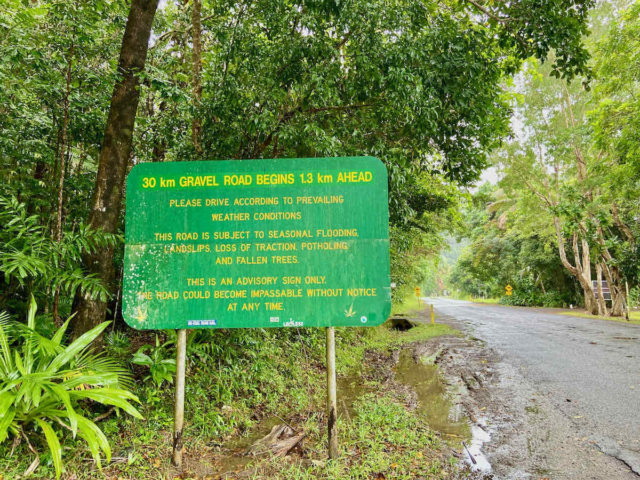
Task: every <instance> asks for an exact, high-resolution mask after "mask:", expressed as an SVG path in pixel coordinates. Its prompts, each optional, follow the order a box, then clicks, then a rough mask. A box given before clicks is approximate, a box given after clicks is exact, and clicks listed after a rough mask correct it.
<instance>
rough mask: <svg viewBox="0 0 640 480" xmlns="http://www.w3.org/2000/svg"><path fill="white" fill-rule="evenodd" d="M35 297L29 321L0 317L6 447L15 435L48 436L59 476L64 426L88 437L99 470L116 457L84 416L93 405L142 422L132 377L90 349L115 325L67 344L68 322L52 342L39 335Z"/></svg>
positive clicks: (0, 412) (0, 416) (0, 405)
mask: <svg viewBox="0 0 640 480" xmlns="http://www.w3.org/2000/svg"><path fill="white" fill-rule="evenodd" d="M36 309H37V307H36V303H35V300H34V299H33V297H32V298H31V303H30V306H29V311H28V315H27V323H26V325H25V324H22V323H19V322H12V321H10V320H9V319H8V316H7V315H6V314H3V315H1V316H0V443H2V442H4V441H5V440H7V438H8V437H9V436H12V437H14V438H15V439H16V441H17V442H19V441H21V439H25V441H26V442H27V444H28V446H29V448H30V450H31V451H32V452H34V453H37V450H36V449H35V448H34V447H33V443H32V439H34V438H37V437H41V435H44V438H45V441H46V444H47V445H48V448H49V450H50V451H51V457H52V459H53V465H54V467H55V471H56V478H59V477H60V474H61V472H62V447H61V446H60V440H59V438H58V437H59V433H60V429H59V427H63V428H64V429H65V430H68V431H70V432H71V433H72V435H73V437H75V436H76V435H79V436H80V437H81V438H83V439H84V440H85V441H86V442H87V445H88V447H89V450H90V451H91V455H92V456H93V459H94V460H95V462H96V464H97V465H98V468H100V467H101V463H100V455H101V451H102V453H104V455H105V457H106V459H107V461H110V458H111V449H110V446H109V442H108V440H107V438H106V436H105V435H104V433H103V432H102V431H101V430H100V428H99V427H98V426H97V425H96V424H95V423H94V422H93V421H92V420H90V419H89V418H87V417H86V416H84V415H83V414H82V413H81V412H82V411H83V410H84V409H88V408H90V406H91V405H92V404H93V403H100V404H103V405H111V406H113V407H116V408H119V409H122V410H124V411H125V412H127V413H128V414H130V415H132V416H134V417H136V418H142V416H141V415H140V413H139V412H138V410H136V408H135V407H134V406H133V405H132V403H131V402H138V403H139V400H138V398H137V397H136V396H135V395H134V394H133V393H131V392H130V391H129V390H128V387H129V386H130V382H131V380H130V378H129V377H128V375H127V373H126V371H125V370H124V369H123V368H122V367H121V366H120V365H118V364H117V363H115V362H114V361H113V360H111V359H109V358H106V357H104V356H102V355H100V354H94V353H93V352H92V351H91V350H90V345H91V342H93V340H95V339H96V337H98V335H100V334H101V333H102V331H103V330H104V329H105V328H106V327H107V325H109V322H103V323H101V324H100V325H98V326H97V327H95V328H93V329H92V330H90V331H88V332H86V333H85V334H84V335H82V336H80V337H79V338H77V339H76V340H74V341H73V342H72V343H70V344H69V345H67V346H64V343H63V339H64V335H65V332H66V329H67V326H68V325H69V320H70V319H68V320H67V321H66V322H65V323H64V324H63V325H62V326H61V327H60V328H59V329H58V330H57V331H56V332H55V334H54V335H53V336H52V337H51V338H47V337H44V336H42V335H40V334H39V333H37V332H36V329H35V326H36Z"/></svg>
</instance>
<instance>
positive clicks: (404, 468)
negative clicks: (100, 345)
mask: <svg viewBox="0 0 640 480" xmlns="http://www.w3.org/2000/svg"><path fill="white" fill-rule="evenodd" d="M104 327H106V325H104V326H102V327H101V328H104ZM219 333H220V332H207V331H203V332H202V334H201V335H194V336H192V337H191V338H192V339H193V340H192V341H191V342H190V343H189V349H188V358H189V359H190V362H189V365H188V372H187V379H188V380H187V395H188V398H189V403H188V404H189V407H188V408H187V412H186V415H187V418H186V422H187V427H186V431H185V435H186V437H187V439H188V440H187V441H186V451H185V457H186V459H187V460H186V465H187V469H191V474H192V475H193V476H192V477H189V476H187V477H186V478H200V477H204V476H206V475H214V474H220V473H225V472H227V473H228V472H232V473H233V471H234V467H228V469H225V465H226V464H225V463H224V462H225V461H226V458H228V457H229V456H230V454H229V453H226V454H225V453H221V452H220V447H219V446H220V445H223V444H225V442H228V441H230V440H231V441H232V443H237V442H238V440H239V439H242V438H244V437H247V436H249V438H257V437H256V434H257V433H260V432H262V434H266V433H267V432H268V429H267V432H265V431H264V428H265V427H264V425H263V422H265V420H268V419H272V418H273V417H274V416H277V417H278V420H279V421H280V419H282V421H284V422H286V423H288V424H290V425H292V426H294V427H295V428H299V429H301V430H304V431H305V432H307V434H308V437H307V439H305V444H304V450H303V451H302V452H301V453H300V454H299V455H295V456H294V457H293V460H291V459H290V458H285V459H281V460H276V459H271V458H269V457H267V458H258V459H256V460H253V461H252V462H251V463H252V464H251V465H245V463H247V462H248V461H249V460H250V459H247V462H244V463H242V464H241V465H239V466H240V467H241V468H242V469H247V470H248V471H251V472H254V471H255V475H257V478H300V479H303V478H318V476H320V477H319V478H327V479H328V478H345V479H346V478H353V477H350V476H349V475H350V474H351V473H350V472H354V471H360V472H361V475H363V476H364V477H367V476H371V475H375V474H376V473H378V472H391V473H393V474H395V475H400V478H402V475H405V476H406V475H409V474H410V473H411V472H412V473H415V474H416V475H417V474H421V475H427V474H433V475H432V476H431V477H429V476H428V477H427V478H439V477H438V475H439V474H440V473H441V471H443V470H445V471H447V469H449V471H451V470H452V469H453V464H452V463H451V461H450V460H451V459H450V458H449V457H450V453H449V450H448V448H447V447H448V445H447V442H446V441H444V440H443V439H441V438H440V437H439V436H438V435H437V434H436V433H435V432H433V431H431V430H430V429H429V428H428V426H427V425H426V423H425V421H424V419H422V418H420V417H419V415H418V414H416V413H415V412H413V411H411V410H410V409H408V408H407V407H406V398H403V396H402V395H401V394H399V393H398V392H396V391H394V390H393V389H392V388H391V387H390V386H389V384H388V382H386V381H385V379H386V377H385V376H381V375H378V374H377V372H376V371H375V369H376V368H377V367H381V368H385V369H386V370H387V371H386V374H387V375H388V374H389V372H390V369H391V367H392V362H390V361H389V360H388V361H387V362H383V363H381V364H379V363H376V360H375V359H376V355H382V356H383V357H384V358H386V357H387V356H388V355H389V352H390V350H392V349H397V348H399V347H401V346H402V345H404V344H406V343H410V342H416V341H422V340H426V339H428V338H431V337H433V336H437V335H442V334H446V333H451V330H450V329H449V328H448V327H446V326H444V325H435V326H431V325H426V324H421V325H419V326H417V327H415V328H413V329H411V330H409V331H407V332H399V331H396V330H392V329H389V328H388V327H387V326H381V327H377V328H373V329H368V330H364V331H354V330H349V329H339V330H338V335H337V352H338V354H337V368H338V373H339V378H340V379H342V378H351V379H354V381H356V382H358V383H362V385H361V395H358V396H354V397H351V398H349V397H347V396H345V399H346V401H348V402H349V405H348V408H349V410H350V411H352V412H354V413H352V414H349V413H348V412H345V409H346V408H347V404H346V403H342V404H340V410H341V413H340V424H339V431H340V438H341V441H340V445H341V447H340V448H341V451H342V452H343V455H344V456H345V459H346V460H345V461H344V462H336V463H326V462H325V458H326V427H325V426H324V408H325V407H324V405H325V394H326V391H325V378H324V376H325V371H324V358H323V356H324V349H323V346H324V335H323V333H324V332H322V331H315V330H286V331H275V330H271V331H268V330H265V331H261V332H259V333H258V334H257V335H256V334H255V332H254V333H253V334H252V335H247V334H246V332H244V331H237V334H236V335H224V336H222V335H220V334H219ZM94 336H95V333H92V334H91V335H90V336H88V337H86V339H87V340H88V339H89V338H91V337H94ZM172 336H173V334H172V332H159V333H158V338H159V341H158V343H157V344H156V343H155V342H154V343H152V344H151V345H152V346H151V348H144V351H145V352H147V353H148V354H149V358H150V359H151V362H149V363H142V364H140V363H139V362H138V363H136V362H135V361H134V360H135V359H136V358H137V357H139V355H138V354H137V352H134V348H135V346H134V345H133V344H131V343H127V344H125V343H124V342H120V343H119V344H118V345H117V347H116V346H115V345H114V341H113V340H111V341H110V342H108V343H107V352H108V353H109V354H110V356H109V357H108V358H110V359H114V358H117V359H118V360H120V363H116V361H115V360H109V361H104V360H103V362H102V364H100V363H98V364H96V361H93V363H92V364H90V365H92V367H91V368H92V369H93V370H92V372H93V373H92V375H91V376H89V377H87V376H86V374H82V373H81V370H79V368H81V367H80V366H78V367H76V370H69V369H67V370H65V371H64V372H63V373H60V375H62V376H64V377H68V380H66V381H65V382H64V383H62V384H61V387H60V388H65V390H64V391H61V390H60V388H56V389H55V390H56V392H55V393H56V397H55V400H53V399H52V400H50V399H49V397H50V396H51V395H52V394H49V397H47V395H46V391H47V388H48V385H51V384H50V383H46V382H43V383H42V386H41V387H40V386H39V384H35V385H34V386H33V387H32V388H33V390H32V392H33V391H35V388H43V389H44V390H45V392H44V393H43V394H42V401H41V402H40V405H41V407H38V406H36V405H34V402H33V397H34V395H35V394H34V393H30V394H29V395H30V396H29V401H30V403H27V402H25V404H24V405H25V406H21V413H20V415H21V416H20V417H19V418H20V420H19V421H20V422H22V423H17V422H18V417H16V420H15V422H14V424H15V427H14V426H13V425H10V428H11V429H12V430H14V429H15V428H17V429H20V431H22V432H24V433H25V437H24V441H20V442H16V441H14V440H13V438H21V437H15V436H14V437H10V438H11V440H10V441H4V442H2V443H0V471H2V472H3V475H4V478H17V477H18V476H20V475H22V474H24V473H25V472H26V471H28V470H29V468H30V466H31V470H34V469H35V467H37V469H35V472H34V474H33V477H32V478H43V479H44V478H51V477H54V476H57V474H58V472H60V471H62V470H63V469H64V472H65V473H63V478H68V477H69V475H71V474H72V473H73V475H71V476H73V477H74V478H78V479H84V478H87V479H88V478H104V477H103V475H106V476H107V478H136V479H137V478H149V479H152V478H160V477H165V478H173V475H174V474H176V472H175V470H174V469H173V467H171V465H170V460H169V459H170V449H171V431H172V427H173V402H172V398H173V385H172V381H173V379H172V377H171V376H167V377H164V376H163V375H162V374H159V373H158V372H165V371H166V368H167V367H166V366H165V365H166V364H167V362H171V361H172V360H173V351H172V350H171V349H170V348H169V345H171V342H172ZM114 337H115V335H111V336H110V337H109V338H112V339H113V338H114ZM149 337H151V336H147V338H134V339H133V340H134V342H136V343H140V342H149V341H150V340H151V338H149ZM57 338H60V335H58V336H56V337H54V340H55V339H57ZM87 340H85V339H83V340H82V343H87ZM225 340H226V343H225ZM40 342H41V345H47V346H48V345H49V344H48V343H46V341H45V340H42V339H40ZM144 345H150V344H149V343H144ZM214 345H215V349H214V347H213V346H214ZM41 348H43V347H39V348H36V349H35V350H34V352H35V356H34V358H40V357H42V356H44V352H43V351H41V350H40V349H41ZM72 350H77V344H76V347H73V348H72V347H71V346H70V347H67V350H65V351H66V352H70V351H72ZM67 356H68V353H67ZM79 358H81V359H82V358H87V357H86V355H85V356H80V357H79ZM5 360H6V359H5ZM45 360H46V357H45ZM40 363H41V362H40ZM83 364H84V363H81V365H83ZM96 365H98V366H101V369H100V368H97V367H96ZM87 368H88V367H87ZM98 371H100V372H102V371H104V372H105V373H100V374H98ZM108 372H113V373H110V374H109V373H108ZM154 372H155V374H154ZM108 375H111V376H108ZM116 375H117V376H116ZM134 376H136V377H138V378H143V379H145V378H146V380H145V381H143V382H141V383H139V384H138V385H134V384H132V383H131V381H130V379H131V378H132V377H134ZM5 378H6V377H5ZM118 379H120V380H118ZM127 379H129V380H128V381H127ZM6 381H7V380H4V381H3V383H2V384H1V385H2V387H3V389H5V386H6V385H11V384H18V383H19V382H20V377H16V379H15V380H13V381H9V383H4V382H6ZM118 381H119V382H124V383H123V386H124V388H128V389H130V390H131V391H133V392H135V394H134V393H130V392H129V391H126V390H122V389H118V388H116V386H117V383H115V382H118ZM102 384H107V385H110V386H109V387H108V390H107V392H106V393H105V394H104V395H102V394H100V392H101V391H102V390H104V387H100V389H96V388H95V387H96V386H97V385H102ZM79 386H82V388H78V387H79ZM64 392H69V395H70V397H69V398H71V399H72V406H71V408H73V410H69V411H67V413H65V408H66V407H65V402H66V400H65V399H66V398H67V394H65V393H64ZM367 392H371V393H373V392H376V394H375V395H371V394H367ZM107 393H108V395H107ZM2 398H4V397H2ZM76 399H77V400H76ZM138 399H139V402H138ZM78 400H80V401H79V402H78ZM87 400H89V401H87ZM94 400H98V401H99V402H101V403H102V404H104V405H106V406H103V407H98V406H97V405H96V404H93V401H94ZM131 400H133V401H134V404H135V405H136V408H137V409H134V408H133V406H132V405H131V404H128V403H127V402H129V401H131ZM55 402H57V403H55ZM351 403H353V405H352V404H351ZM45 405H46V406H47V408H49V411H50V412H51V413H49V415H50V416H51V418H52V420H53V421H54V422H57V420H58V418H60V419H61V420H62V423H65V424H67V426H68V428H66V427H65V429H63V430H62V431H61V432H60V433H59V434H58V435H60V437H59V439H58V440H57V441H56V440H55V439H54V437H52V436H51V434H49V435H45V438H44V439H41V438H39V435H38V432H39V431H40V429H42V427H43V425H42V421H39V420H36V421H34V422H33V423H32V419H38V415H39V414H38V412H40V411H42V409H43V408H44V407H45ZM111 407H118V408H117V410H114V408H111ZM121 409H123V411H121ZM46 411H47V410H45V412H46ZM80 412H84V414H85V415H90V418H84V417H81V416H80V415H81V413H80ZM119 412H121V413H119ZM126 412H128V413H130V414H131V415H133V416H128V415H126ZM138 412H139V413H138ZM67 415H71V416H73V417H71V418H75V419H76V420H77V423H78V438H77V439H76V440H74V439H73V432H72V429H73V422H70V421H69V420H67ZM350 415H353V416H350ZM81 419H82V420H81ZM14 431H15V430H14ZM43 431H44V432H45V433H46V432H47V431H49V430H48V429H47V430H44V429H43ZM103 433H104V435H103ZM5 438H6V437H5ZM56 438H57V436H56ZM27 439H29V440H27ZM82 439H86V440H87V443H84V442H83V441H82ZM49 442H51V443H49ZM47 443H49V445H53V447H52V448H50V449H48V450H47V449H43V448H42V447H43V445H47ZM87 445H88V446H89V447H90V448H88V449H87ZM100 449H102V451H100ZM63 450H64V452H63ZM92 456H94V458H96V459H100V460H101V461H99V462H96V463H95V464H92V463H87V462H88V460H90V459H91V458H92ZM62 457H64V458H63V459H64V467H63V466H62V462H61V459H62ZM312 460H314V461H315V462H313V463H312V462H311V461H312ZM34 462H37V464H35V465H34ZM217 462H218V463H217ZM220 462H221V463H222V465H223V467H222V470H221V469H220V468H221V467H219V466H218V465H219V463H220ZM454 463H455V462H454ZM38 464H39V465H38ZM87 467H88V468H87ZM99 467H100V468H99ZM237 467H238V466H236V468H237ZM261 472H262V473H261ZM65 475H66V476H65ZM260 475H262V476H260ZM278 475H280V476H278Z"/></svg>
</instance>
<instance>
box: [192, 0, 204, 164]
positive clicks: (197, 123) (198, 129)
mask: <svg viewBox="0 0 640 480" xmlns="http://www.w3.org/2000/svg"><path fill="white" fill-rule="evenodd" d="M201 10H202V5H201V3H200V0H193V5H192V10H191V30H192V32H191V34H192V38H193V42H192V43H193V53H192V73H193V75H192V81H191V83H192V91H193V110H194V113H193V118H192V119H191V138H192V141H193V148H194V149H195V151H196V156H197V157H198V158H201V157H202V122H201V120H200V117H199V115H200V111H199V109H200V101H201V100H202V23H201V18H200V17H201Z"/></svg>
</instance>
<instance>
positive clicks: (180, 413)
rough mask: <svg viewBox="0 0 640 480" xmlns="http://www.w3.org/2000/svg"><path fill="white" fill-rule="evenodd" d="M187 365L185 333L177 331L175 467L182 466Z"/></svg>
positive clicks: (174, 419)
mask: <svg viewBox="0 0 640 480" xmlns="http://www.w3.org/2000/svg"><path fill="white" fill-rule="evenodd" d="M186 363H187V331H186V330H185V329H181V330H178V343H177V344H176V396H175V410H174V417H173V457H172V461H173V464H174V465H175V466H176V467H179V466H181V465H182V446H183V441H182V430H183V429H184V384H185V371H186Z"/></svg>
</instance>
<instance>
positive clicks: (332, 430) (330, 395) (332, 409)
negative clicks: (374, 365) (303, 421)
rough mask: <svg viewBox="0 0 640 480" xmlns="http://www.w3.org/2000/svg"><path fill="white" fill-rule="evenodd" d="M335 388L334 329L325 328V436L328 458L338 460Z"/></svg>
mask: <svg viewBox="0 0 640 480" xmlns="http://www.w3.org/2000/svg"><path fill="white" fill-rule="evenodd" d="M336 392H337V387H336V329H335V328H334V327H328V328H327V435H328V447H329V458H331V459H335V458H338V426H337V421H338V402H337V393H336Z"/></svg>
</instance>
